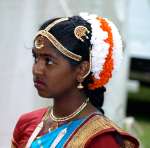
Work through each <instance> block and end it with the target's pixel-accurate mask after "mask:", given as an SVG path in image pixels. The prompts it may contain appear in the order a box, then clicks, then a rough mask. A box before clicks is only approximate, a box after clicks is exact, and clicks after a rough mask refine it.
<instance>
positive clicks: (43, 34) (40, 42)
mask: <svg viewBox="0 0 150 148" xmlns="http://www.w3.org/2000/svg"><path fill="white" fill-rule="evenodd" d="M67 20H68V18H60V19H58V20H56V21H54V22H52V23H51V24H49V25H48V26H47V27H46V28H45V29H43V30H40V31H38V33H37V34H36V36H35V38H36V39H35V41H34V45H35V47H36V48H37V49H41V48H43V47H44V41H43V39H42V38H41V37H46V38H47V39H48V40H49V41H50V42H51V43H52V44H53V46H54V47H55V48H57V49H58V50H59V51H60V52H61V53H62V54H64V55H65V56H67V57H69V58H71V59H73V60H75V61H81V59H82V57H81V56H80V55H77V54H75V53H73V52H71V51H69V50H68V49H66V48H65V47H64V46H63V45H62V44H61V43H60V42H59V41H58V40H57V39H56V38H55V36H54V35H52V34H51V33H50V32H49V30H50V29H51V28H52V27H53V26H55V25H56V24H58V23H60V22H62V21H67Z"/></svg>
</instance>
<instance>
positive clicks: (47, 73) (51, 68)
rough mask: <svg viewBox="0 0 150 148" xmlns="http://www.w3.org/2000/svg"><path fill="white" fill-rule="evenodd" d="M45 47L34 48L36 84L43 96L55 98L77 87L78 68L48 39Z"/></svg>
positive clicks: (44, 39)
mask: <svg viewBox="0 0 150 148" xmlns="http://www.w3.org/2000/svg"><path fill="white" fill-rule="evenodd" d="M43 45H44V46H43V47H42V48H40V49H37V48H35V47H34V48H33V50H32V52H33V56H34V59H35V62H34V64H33V78H34V85H35V87H36V88H37V91H38V94H39V95H40V96H41V97H46V98H50V97H51V98H55V97H59V96H62V95H65V94H66V93H68V92H69V91H73V90H74V89H77V70H76V68H72V67H71V65H70V64H69V62H68V61H67V60H66V59H65V58H64V57H63V56H62V55H61V53H59V51H58V50H57V49H56V48H55V47H54V46H53V45H52V44H51V43H50V42H49V41H48V40H47V39H46V38H43Z"/></svg>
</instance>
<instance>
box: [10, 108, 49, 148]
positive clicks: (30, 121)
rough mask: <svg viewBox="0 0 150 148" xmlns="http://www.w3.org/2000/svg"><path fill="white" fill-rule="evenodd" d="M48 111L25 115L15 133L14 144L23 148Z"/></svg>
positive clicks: (20, 119) (44, 109)
mask: <svg viewBox="0 0 150 148" xmlns="http://www.w3.org/2000/svg"><path fill="white" fill-rule="evenodd" d="M46 111H47V109H46V108H42V109H38V110H35V111H33V112H30V113H26V114H23V115H22V116H21V117H20V118H19V120H18V122H17V124H16V127H15V129H14V132H13V140H12V142H13V144H14V145H15V146H16V147H17V148H22V147H23V146H24V145H25V144H26V143H27V141H28V139H29V137H30V135H31V134H32V132H33V131H34V129H35V128H36V126H37V124H38V123H39V122H40V121H41V119H42V117H43V115H44V114H45V112H46Z"/></svg>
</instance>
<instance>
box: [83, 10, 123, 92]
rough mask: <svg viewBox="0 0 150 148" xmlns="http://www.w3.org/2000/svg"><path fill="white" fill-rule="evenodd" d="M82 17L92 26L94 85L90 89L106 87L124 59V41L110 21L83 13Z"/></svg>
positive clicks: (90, 85)
mask: <svg viewBox="0 0 150 148" xmlns="http://www.w3.org/2000/svg"><path fill="white" fill-rule="evenodd" d="M80 16H81V17H82V18H83V19H84V20H86V21H87V22H89V23H90V24H91V28H92V37H91V45H92V50H91V55H92V61H91V65H92V69H91V72H92V74H93V83H91V84H89V89H92V90H94V89H96V88H99V87H102V86H104V85H105V84H106V83H107V82H108V81H109V79H110V78H111V77H112V71H113V70H114V69H116V68H117V67H118V65H119V64H120V61H121V59H122V41H121V37H120V34H119V32H118V30H117V28H116V26H115V25H114V24H113V23H112V22H110V21H109V20H108V19H105V18H102V17H97V16H96V15H88V14H87V13H81V14H80Z"/></svg>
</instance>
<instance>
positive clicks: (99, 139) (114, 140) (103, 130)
mask: <svg viewBox="0 0 150 148" xmlns="http://www.w3.org/2000/svg"><path fill="white" fill-rule="evenodd" d="M93 119H94V120H93ZM93 119H91V122H92V124H94V123H96V124H98V125H97V128H95V127H93V129H92V132H93V133H92V135H91V136H89V139H88V140H87V143H86V145H91V144H92V145H95V147H93V146H92V148H96V146H97V145H102V147H106V146H107V147H112V148H113V147H115V148H117V147H118V148H119V147H120V146H123V145H124V146H125V147H132V148H138V147H139V143H138V141H137V139H136V138H134V137H133V136H131V135H130V134H129V133H128V132H126V131H124V130H123V129H122V128H120V127H119V126H117V125H116V124H115V123H114V122H112V121H111V120H110V119H108V118H107V117H105V116H101V115H95V116H93ZM87 127H88V125H87ZM95 129H96V131H95ZM94 131H95V132H94Z"/></svg>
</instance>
